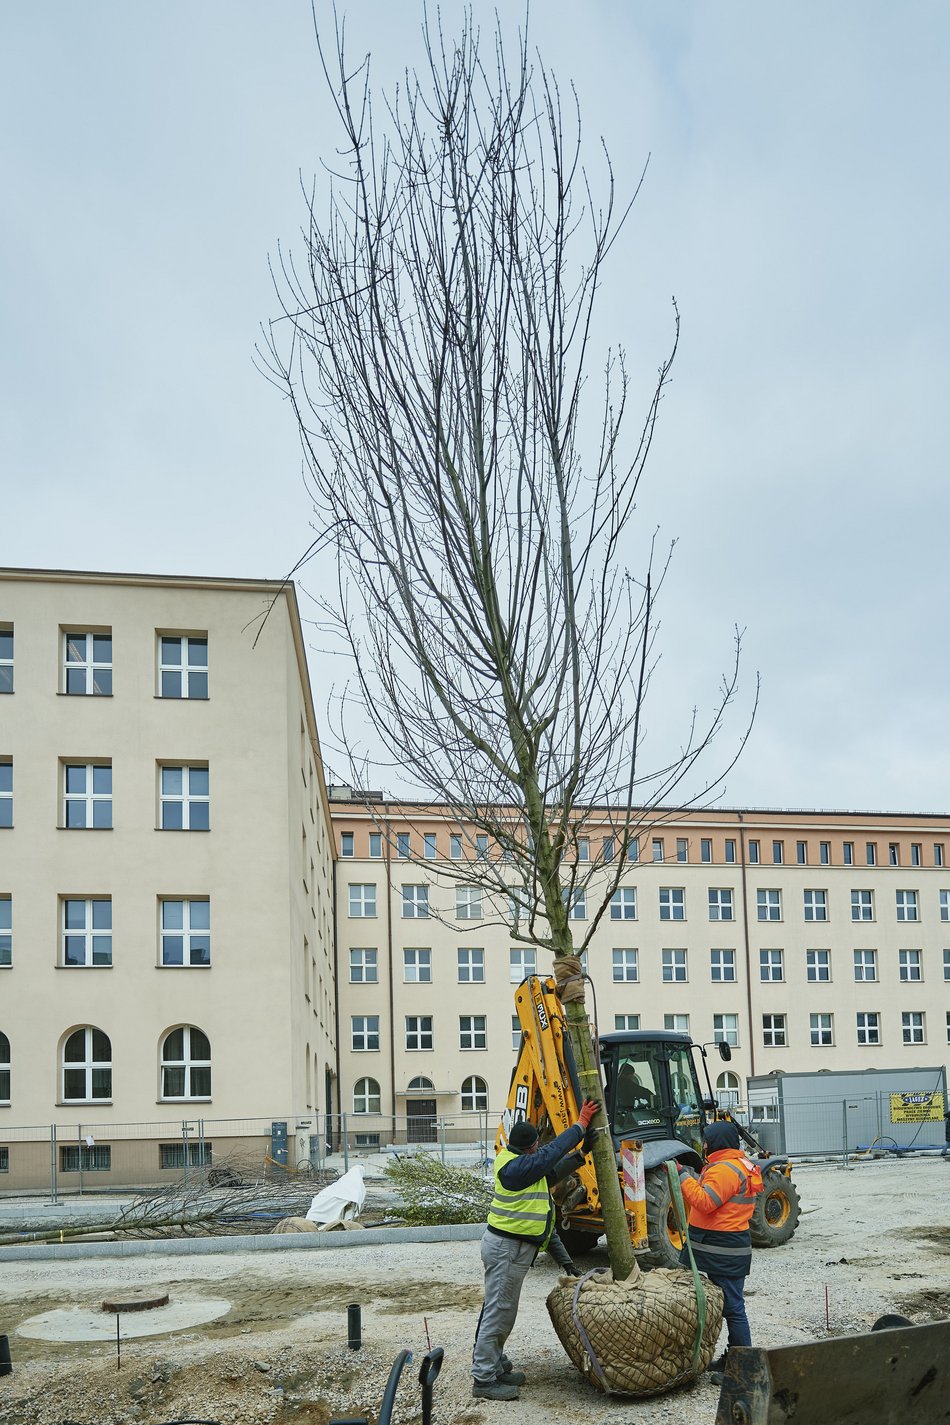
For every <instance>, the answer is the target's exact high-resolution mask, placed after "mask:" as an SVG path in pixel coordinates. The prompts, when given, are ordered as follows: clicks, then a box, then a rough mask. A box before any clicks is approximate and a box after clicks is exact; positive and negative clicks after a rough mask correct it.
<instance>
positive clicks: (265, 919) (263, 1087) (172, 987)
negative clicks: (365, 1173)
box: [0, 569, 337, 1186]
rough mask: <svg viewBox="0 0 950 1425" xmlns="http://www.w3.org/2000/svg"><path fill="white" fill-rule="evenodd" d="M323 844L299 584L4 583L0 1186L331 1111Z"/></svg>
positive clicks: (327, 867)
mask: <svg viewBox="0 0 950 1425" xmlns="http://www.w3.org/2000/svg"><path fill="white" fill-rule="evenodd" d="M329 826H330V821H329V810H328V803H327V800H326V790H325V787H324V783H323V775H322V769H321V764H320V758H319V750H318V743H317V734H316V727H315V723H314V716H313V707H312V703H311V697H310V686H309V680H308V676H307V668H306V659H305V650H304V643H303V639H302V636H301V628H300V619H299V614H298V610H297V604H296V598H295V594H294V591H293V588H292V587H290V586H287V585H282V584H277V583H271V582H265V581H259V580H238V579H196V578H176V577H152V576H148V575H138V574H132V575H120V574H116V575H112V574H95V573H71V572H70V573H67V572H62V571H32V570H15V569H6V570H0V1174H4V1175H5V1174H7V1173H9V1175H10V1176H9V1177H3V1176H0V1185H2V1186H13V1185H15V1184H16V1182H17V1181H18V1180H20V1181H22V1180H23V1174H24V1173H28V1171H29V1170H30V1164H31V1161H32V1159H35V1158H36V1156H37V1154H39V1155H40V1157H42V1154H43V1153H44V1152H45V1154H46V1156H47V1158H48V1156H49V1147H48V1146H46V1147H45V1148H44V1147H43V1145H42V1144H39V1143H34V1142H32V1140H31V1138H30V1135H29V1133H27V1132H26V1131H25V1128H26V1126H29V1125H50V1124H56V1125H57V1126H58V1132H59V1138H60V1141H62V1140H63V1139H64V1138H66V1139H69V1138H70V1137H71V1136H74V1135H75V1136H77V1137H78V1144H77V1143H72V1144H70V1146H69V1147H68V1148H61V1149H60V1154H61V1162H60V1165H59V1166H60V1168H61V1170H62V1171H63V1172H64V1173H66V1172H69V1171H70V1170H71V1169H74V1168H77V1167H80V1166H81V1167H83V1168H84V1169H85V1170H86V1172H87V1173H95V1174H97V1175H98V1174H102V1175H103V1178H102V1180H103V1181H112V1180H114V1179H115V1178H118V1179H119V1180H121V1179H122V1177H123V1176H125V1177H126V1178H128V1176H129V1175H130V1174H131V1175H132V1177H133V1180H136V1179H137V1180H141V1178H142V1175H143V1173H145V1172H148V1171H150V1167H149V1165H150V1164H151V1158H152V1157H155V1160H156V1161H155V1164H154V1165H152V1166H158V1165H159V1157H160V1156H161V1166H162V1167H165V1166H167V1167H169V1168H174V1167H175V1166H179V1167H180V1166H181V1165H182V1162H181V1159H182V1155H183V1154H185V1153H186V1152H187V1151H188V1147H187V1144H186V1146H185V1147H183V1146H182V1142H181V1125H182V1121H183V1120H191V1121H192V1122H198V1121H201V1122H202V1123H204V1124H205V1125H208V1124H213V1125H215V1126H214V1127H213V1128H210V1129H208V1133H209V1136H212V1137H213V1136H218V1137H220V1138H221V1139H222V1141H223V1139H224V1138H225V1137H226V1136H227V1135H228V1134H229V1133H232V1134H233V1135H234V1137H235V1138H237V1137H240V1135H241V1132H242V1129H241V1121H244V1120H251V1119H254V1118H257V1117H273V1116H276V1115H279V1114H282V1115H284V1117H285V1118H290V1117H294V1118H295V1119H296V1118H297V1117H300V1116H305V1115H306V1114H307V1112H308V1111H312V1112H318V1111H319V1112H326V1111H327V1110H329V1109H330V1108H331V1107H332V1104H333V1101H334V1099H335V1095H336V1089H335V1077H336V1072H337V1066H336V1041H335V1029H334V1024H335V1018H334V1007H333V997H334V966H333V871H332V862H333V852H332V845H331V839H330V835H329ZM163 1124H168V1125H169V1131H168V1133H167V1134H163V1130H162V1127H161V1125H163ZM13 1125H16V1126H17V1129H16V1131H15V1132H14V1131H13V1127H12V1126H13ZM156 1125H158V1126H157V1127H156ZM229 1125H231V1126H230V1127H229ZM35 1136H37V1137H38V1136H39V1135H35ZM163 1137H167V1138H168V1139H169V1140H170V1142H168V1143H162V1142H161V1141H158V1142H154V1141H152V1140H156V1139H157V1140H161V1139H162V1138H163ZM146 1138H147V1139H148V1140H149V1142H150V1143H151V1147H149V1149H148V1155H149V1156H148V1159H147V1161H145V1160H144V1159H143V1155H142V1150H141V1147H139V1148H138V1149H137V1150H136V1154H135V1155H134V1164H135V1165H134V1167H133V1166H132V1162H133V1157H132V1150H131V1147H130V1146H129V1145H130V1144H131V1143H132V1142H133V1141H134V1142H138V1143H139V1144H141V1142H142V1141H144V1139H146ZM83 1145H85V1146H83ZM153 1150H154V1151H153ZM191 1151H192V1152H194V1145H192V1150H191ZM210 1151H211V1150H210V1148H205V1147H203V1148H202V1152H206V1153H208V1154H210ZM123 1155H125V1158H126V1159H127V1160H128V1162H127V1171H126V1172H125V1173H124V1172H123ZM196 1161H207V1158H206V1157H205V1158H201V1157H199V1158H198V1159H197V1160H196ZM33 1166H34V1167H35V1163H34V1164H33ZM146 1180H147V1179H146Z"/></svg>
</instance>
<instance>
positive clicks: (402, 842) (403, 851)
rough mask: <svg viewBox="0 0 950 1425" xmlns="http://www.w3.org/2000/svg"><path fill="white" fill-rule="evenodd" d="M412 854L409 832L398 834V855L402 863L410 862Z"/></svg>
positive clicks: (399, 832)
mask: <svg viewBox="0 0 950 1425" xmlns="http://www.w3.org/2000/svg"><path fill="white" fill-rule="evenodd" d="M411 854H412V847H411V844H410V840H409V832H408V831H397V832H396V855H397V856H398V857H399V859H400V861H408V860H409V857H410V856H411Z"/></svg>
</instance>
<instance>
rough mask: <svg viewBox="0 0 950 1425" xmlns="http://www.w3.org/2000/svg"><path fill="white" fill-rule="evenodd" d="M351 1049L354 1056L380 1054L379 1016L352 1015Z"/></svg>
mask: <svg viewBox="0 0 950 1425" xmlns="http://www.w3.org/2000/svg"><path fill="white" fill-rule="evenodd" d="M374 1040H375V1041H376V1042H375V1043H374V1042H373V1041H374ZM350 1049H351V1050H352V1051H353V1053H354V1054H378V1053H379V1015H378V1014H351V1015H350Z"/></svg>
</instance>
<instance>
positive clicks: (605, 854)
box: [600, 836, 617, 863]
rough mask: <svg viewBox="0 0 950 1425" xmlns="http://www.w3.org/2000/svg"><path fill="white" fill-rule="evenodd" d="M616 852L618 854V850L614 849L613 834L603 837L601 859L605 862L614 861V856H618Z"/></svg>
mask: <svg viewBox="0 0 950 1425" xmlns="http://www.w3.org/2000/svg"><path fill="white" fill-rule="evenodd" d="M616 854H617V853H616V851H615V850H614V839H613V837H612V836H605V837H604V839H603V841H602V842H601V844H600V859H601V861H603V862H605V863H607V862H610V861H613V860H614V858H615V856H616Z"/></svg>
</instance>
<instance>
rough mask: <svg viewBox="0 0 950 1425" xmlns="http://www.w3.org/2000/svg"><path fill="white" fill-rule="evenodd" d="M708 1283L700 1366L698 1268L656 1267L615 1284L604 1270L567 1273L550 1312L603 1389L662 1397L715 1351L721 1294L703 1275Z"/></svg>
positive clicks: (582, 1367) (573, 1354) (577, 1360)
mask: <svg viewBox="0 0 950 1425" xmlns="http://www.w3.org/2000/svg"><path fill="white" fill-rule="evenodd" d="M702 1284H703V1290H704V1292H705V1296H706V1321H705V1325H704V1327H703V1335H702V1342H701V1344H700V1349H699V1357H698V1359H697V1361H696V1365H695V1367H694V1366H693V1346H694V1343H695V1340H696V1328H697V1322H698V1316H697V1304H696V1291H695V1286H694V1282H693V1274H692V1272H682V1271H671V1270H668V1269H666V1268H656V1269H655V1270H653V1271H651V1272H635V1273H634V1275H633V1277H632V1278H630V1279H629V1280H628V1281H625V1282H615V1281H613V1279H612V1278H611V1277H610V1276H609V1275H608V1274H606V1273H597V1274H596V1275H593V1276H590V1277H587V1278H586V1279H583V1280H582V1281H581V1282H580V1283H577V1282H576V1281H573V1280H571V1279H569V1278H566V1277H565V1278H562V1279H561V1281H560V1282H559V1283H558V1285H557V1286H556V1287H555V1288H554V1290H553V1291H552V1292H551V1293H550V1295H549V1296H548V1299H547V1307H548V1315H549V1316H550V1317H551V1322H552V1324H553V1326H554V1329H555V1331H556V1332H557V1334H558V1337H559V1339H560V1342H561V1345H562V1346H563V1347H564V1349H565V1351H566V1352H567V1354H568V1355H569V1356H570V1358H571V1360H572V1361H573V1362H574V1364H575V1366H576V1367H577V1369H578V1370H579V1371H580V1372H581V1374H582V1375H583V1376H584V1377H586V1379H587V1380H589V1381H590V1383H591V1384H592V1385H594V1386H596V1387H597V1389H598V1390H603V1391H606V1390H607V1389H608V1388H609V1390H610V1391H611V1392H613V1391H616V1392H617V1393H618V1394H622V1395H658V1394H659V1393H660V1392H661V1391H664V1390H670V1389H671V1388H672V1387H673V1386H676V1385H682V1384H684V1383H685V1382H686V1381H688V1380H692V1379H693V1378H694V1377H695V1376H696V1375H697V1374H698V1373H699V1372H700V1371H703V1370H705V1369H706V1367H707V1366H708V1365H709V1362H710V1361H711V1360H712V1357H713V1355H714V1353H715V1349H716V1342H717V1340H718V1338H719V1330H720V1327H721V1326H722V1292H721V1291H720V1290H719V1288H718V1287H717V1286H714V1285H713V1284H712V1282H710V1281H707V1280H706V1278H705V1277H703V1279H702ZM578 1286H579V1290H578ZM575 1293H576V1296H577V1304H576V1314H577V1317H578V1319H579V1321H580V1324H581V1326H582V1327H583V1328H584V1331H585V1333H586V1335H587V1338H588V1340H589V1341H590V1345H591V1349H592V1351H593V1354H594V1355H595V1356H596V1358H597V1364H598V1365H599V1367H600V1372H602V1373H603V1376H601V1374H600V1372H599V1371H598V1370H597V1368H596V1367H595V1365H594V1363H593V1362H592V1361H591V1358H590V1355H589V1354H588V1352H587V1348H586V1347H585V1345H584V1341H583V1339H582V1336H581V1332H580V1331H579V1330H578V1327H577V1324H576V1322H575V1319H574V1314H575V1306H574V1298H575Z"/></svg>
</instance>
